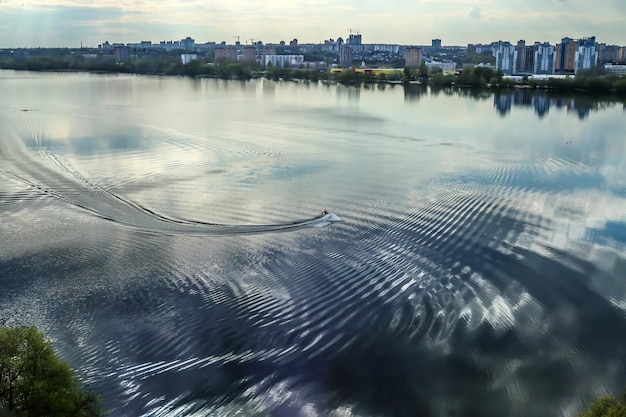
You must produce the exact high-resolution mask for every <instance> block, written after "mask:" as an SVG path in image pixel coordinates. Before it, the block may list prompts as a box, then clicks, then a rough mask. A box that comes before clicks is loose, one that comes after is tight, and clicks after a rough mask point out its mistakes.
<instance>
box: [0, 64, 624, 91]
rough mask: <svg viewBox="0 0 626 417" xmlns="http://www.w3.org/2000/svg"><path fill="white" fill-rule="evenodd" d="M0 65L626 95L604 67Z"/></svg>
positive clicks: (619, 80)
mask: <svg viewBox="0 0 626 417" xmlns="http://www.w3.org/2000/svg"><path fill="white" fill-rule="evenodd" d="M0 68H5V69H15V70H26V71H89V72H104V73H129V74H144V75H170V76H188V77H213V78H223V79H250V78H256V77H266V78H269V79H274V80H277V79H286V80H307V81H336V82H339V83H343V84H363V83H365V84H370V83H389V82H392V83H410V82H419V83H422V84H430V85H435V86H440V87H449V86H463V87H490V88H511V87H513V86H515V85H519V84H521V85H523V86H524V87H526V88H537V89H550V90H555V91H587V92H592V93H608V92H613V91H614V92H616V93H618V94H620V95H621V94H626V76H621V77H620V76H618V75H615V74H606V73H604V71H603V69H602V68H601V67H596V68H592V69H590V70H586V71H581V72H579V73H578V74H576V76H570V77H566V78H547V79H544V80H535V79H528V77H523V78H522V80H521V81H515V80H513V79H511V78H507V77H504V75H503V74H502V72H501V71H496V70H494V69H492V68H489V67H481V66H475V67H473V68H471V67H465V68H464V69H463V71H462V72H461V74H460V75H452V74H444V73H443V71H442V70H441V68H438V67H434V68H432V69H428V68H427V67H426V65H425V64H422V66H420V67H419V68H416V69H410V68H405V69H404V70H403V71H397V72H395V73H391V74H385V73H381V74H378V75H375V74H373V73H371V72H367V73H364V72H356V71H350V70H345V71H342V72H330V71H319V70H317V69H306V68H280V67H277V66H271V65H269V66H267V67H265V68H262V67H261V66H260V65H258V64H254V63H242V62H232V61H230V62H229V61H224V62H219V63H213V62H207V58H199V59H197V60H194V61H191V62H189V63H188V64H182V62H181V60H180V57H179V56H177V55H163V56H157V57H153V58H147V59H133V60H131V61H129V62H117V61H116V60H115V57H113V56H97V57H95V58H87V57H84V56H82V55H77V54H74V55H50V56H48V55H39V56H30V57H29V56H19V57H2V58H0Z"/></svg>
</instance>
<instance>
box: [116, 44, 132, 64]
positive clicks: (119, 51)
mask: <svg viewBox="0 0 626 417" xmlns="http://www.w3.org/2000/svg"><path fill="white" fill-rule="evenodd" d="M113 51H114V52H113V53H114V54H115V60H116V61H117V62H128V61H130V46H124V45H115V46H114V47H113Z"/></svg>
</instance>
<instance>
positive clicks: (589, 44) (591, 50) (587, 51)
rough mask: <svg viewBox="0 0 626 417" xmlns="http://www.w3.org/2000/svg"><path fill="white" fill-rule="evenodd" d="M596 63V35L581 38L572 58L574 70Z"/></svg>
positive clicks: (592, 65)
mask: <svg viewBox="0 0 626 417" xmlns="http://www.w3.org/2000/svg"><path fill="white" fill-rule="evenodd" d="M597 64H598V49H597V45H596V37H595V36H591V37H589V38H581V39H579V40H578V47H577V48H576V54H575V58H574V72H578V71H580V70H585V69H589V68H591V67H595V66H596V65H597Z"/></svg>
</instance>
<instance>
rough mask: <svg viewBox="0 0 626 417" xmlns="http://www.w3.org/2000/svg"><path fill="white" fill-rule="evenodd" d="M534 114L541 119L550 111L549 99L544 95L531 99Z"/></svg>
mask: <svg viewBox="0 0 626 417" xmlns="http://www.w3.org/2000/svg"><path fill="white" fill-rule="evenodd" d="M532 102H533V108H534V109H535V113H536V114H537V116H539V118H540V119H541V118H542V117H543V116H545V115H546V114H548V112H549V111H550V99H549V98H548V97H546V96H544V95H536V96H533V98H532Z"/></svg>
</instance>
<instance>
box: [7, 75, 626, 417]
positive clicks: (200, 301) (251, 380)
mask: <svg viewBox="0 0 626 417" xmlns="http://www.w3.org/2000/svg"><path fill="white" fill-rule="evenodd" d="M323 209H327V210H328V211H330V212H332V213H334V214H336V215H337V216H339V217H341V218H342V220H343V221H341V222H332V223H329V222H326V221H325V220H324V219H323V218H321V217H320V212H321V210H323ZM0 325H4V326H14V325H35V326H37V327H38V328H40V329H41V330H42V331H43V332H45V333H46V334H47V335H48V336H49V337H50V339H51V340H52V342H53V345H54V347H55V348H56V349H57V350H58V352H59V353H60V354H61V356H62V357H63V359H65V360H67V361H68V362H69V363H70V364H71V365H72V367H74V368H75V369H76V370H77V372H78V374H79V375H80V377H81V379H82V380H83V381H84V382H85V383H87V384H88V385H89V386H90V387H91V388H93V389H94V390H96V391H97V392H98V393H100V394H101V395H102V397H103V398H104V401H105V406H106V408H107V409H108V410H109V412H110V415H111V416H183V415H188V416H191V415H194V416H205V415H207V416H272V417H274V416H275V417H291V416H294V417H304V416H334V417H340V416H346V417H347V416H391V417H405V416H406V417H408V416H437V417H439V416H441V417H443V416H447V417H450V416H459V417H461V416H463V417H473V416H477V417H478V416H480V417H489V416H494V417H495V416H499V417H500V416H519V417H534V416H537V417H539V416H542V417H544V416H573V415H576V414H577V413H579V412H581V410H583V409H584V408H585V407H586V406H587V405H588V404H589V402H590V401H591V400H592V399H594V398H595V397H596V396H598V395H602V394H619V393H620V392H621V391H622V390H623V389H624V387H625V386H626V111H625V105H624V103H622V102H617V101H611V100H610V99H608V100H607V99H594V98H592V97H589V96H553V95H547V94H546V93H531V92H528V91H524V90H515V91H513V90H509V91H504V92H498V93H494V92H490V91H486V90H460V91H452V90H433V89H430V88H425V87H420V86H416V85H411V86H408V87H403V86H401V85H396V86H391V85H387V86H371V87H367V88H366V87H361V88H357V87H348V86H342V85H335V84H329V85H326V84H317V83H315V84H307V83H300V82H284V81H279V82H273V81H267V80H253V81H248V82H239V81H223V80H213V79H199V80H196V79H187V78H164V77H143V76H129V75H96V74H79V73H74V74H56V73H47V74H46V73H28V72H13V71H0Z"/></svg>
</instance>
